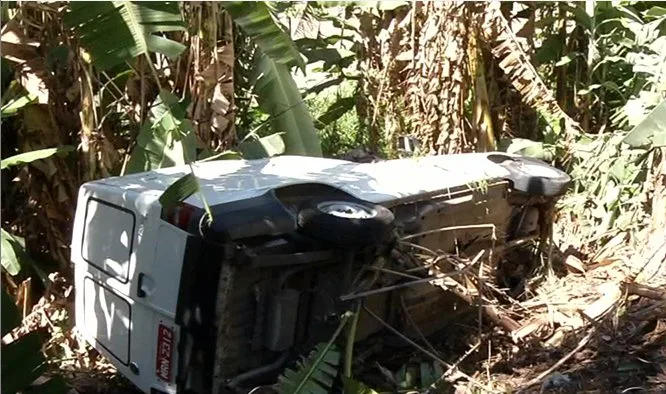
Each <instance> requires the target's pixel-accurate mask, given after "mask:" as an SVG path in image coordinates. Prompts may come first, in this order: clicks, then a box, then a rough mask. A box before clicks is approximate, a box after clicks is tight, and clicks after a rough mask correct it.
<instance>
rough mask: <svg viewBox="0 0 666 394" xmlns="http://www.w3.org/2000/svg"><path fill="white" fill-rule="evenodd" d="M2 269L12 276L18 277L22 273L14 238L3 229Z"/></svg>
mask: <svg viewBox="0 0 666 394" xmlns="http://www.w3.org/2000/svg"><path fill="white" fill-rule="evenodd" d="M0 252H1V253H2V268H4V269H5V271H7V273H9V275H11V276H16V275H18V273H19V272H21V263H19V261H18V257H17V256H16V250H15V249H14V242H13V237H12V235H11V234H9V233H8V232H7V231H5V229H2V250H1V251H0Z"/></svg>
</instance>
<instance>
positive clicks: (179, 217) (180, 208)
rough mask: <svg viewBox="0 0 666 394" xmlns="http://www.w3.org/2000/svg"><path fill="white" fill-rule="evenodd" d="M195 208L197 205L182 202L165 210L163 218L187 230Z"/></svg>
mask: <svg viewBox="0 0 666 394" xmlns="http://www.w3.org/2000/svg"><path fill="white" fill-rule="evenodd" d="M195 209H196V208H195V207H193V206H191V205H189V204H185V203H180V204H178V205H176V206H175V207H173V208H171V209H169V210H168V211H166V212H163V213H162V219H164V220H165V221H167V222H169V223H171V224H173V225H174V226H176V227H178V228H180V229H182V230H187V228H188V225H189V224H190V219H191V218H192V215H193V214H194V211H195Z"/></svg>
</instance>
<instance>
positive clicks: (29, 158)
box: [0, 145, 74, 170]
mask: <svg viewBox="0 0 666 394" xmlns="http://www.w3.org/2000/svg"><path fill="white" fill-rule="evenodd" d="M73 150H74V147H73V146H69V145H65V146H60V147H57V148H46V149H39V150H34V151H32V152H25V153H20V154H18V155H14V156H10V157H8V158H6V159H2V162H1V163H2V164H1V165H0V167H2V169H3V170H4V169H5V168H7V167H11V166H15V165H18V164H27V163H32V162H33V161H35V160H41V159H47V158H49V157H51V156H53V155H55V154H62V153H68V152H71V151H73Z"/></svg>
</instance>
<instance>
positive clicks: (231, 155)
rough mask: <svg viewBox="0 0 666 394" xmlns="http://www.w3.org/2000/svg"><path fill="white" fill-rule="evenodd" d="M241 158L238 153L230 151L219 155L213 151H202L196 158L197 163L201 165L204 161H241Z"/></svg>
mask: <svg viewBox="0 0 666 394" xmlns="http://www.w3.org/2000/svg"><path fill="white" fill-rule="evenodd" d="M242 158H243V157H242V156H241V155H240V154H239V153H238V152H234V151H231V150H225V151H224V152H220V153H215V152H213V151H210V150H208V149H206V150H204V151H203V152H201V153H200V154H199V157H198V158H197V161H199V162H201V163H203V162H206V161H214V160H239V159H242Z"/></svg>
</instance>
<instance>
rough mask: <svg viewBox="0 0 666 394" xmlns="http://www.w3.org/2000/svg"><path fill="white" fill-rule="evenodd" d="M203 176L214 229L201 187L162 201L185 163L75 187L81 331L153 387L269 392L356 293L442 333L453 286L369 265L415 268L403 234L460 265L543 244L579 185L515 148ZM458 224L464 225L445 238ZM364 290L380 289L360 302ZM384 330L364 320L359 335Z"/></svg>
mask: <svg viewBox="0 0 666 394" xmlns="http://www.w3.org/2000/svg"><path fill="white" fill-rule="evenodd" d="M194 170H195V174H196V176H197V177H198V178H199V180H200V183H201V188H202V189H201V193H202V194H203V195H204V196H205V200H206V201H207V203H208V204H209V206H210V207H211V210H212V216H213V217H212V220H210V219H211V218H209V217H208V216H207V215H206V214H205V210H204V205H203V203H202V200H201V198H200V195H199V194H196V195H193V196H191V197H190V198H188V199H187V200H185V201H184V202H183V203H181V204H180V205H178V206H177V207H176V208H173V209H171V210H169V211H165V210H164V209H162V206H161V205H160V202H159V200H158V199H159V197H160V195H161V194H162V192H163V191H164V190H165V189H166V188H167V187H168V186H169V185H171V184H172V183H173V182H174V181H176V180H177V179H179V178H180V177H181V176H183V175H185V174H187V173H188V172H189V171H190V169H189V166H184V167H174V168H166V169H161V170H157V171H151V172H146V173H140V174H133V175H128V176H123V177H115V178H107V179H101V180H98V181H94V182H90V183H87V184H85V185H83V186H82V187H81V189H80V192H79V198H78V206H77V211H76V219H75V225H74V233H73V242H72V261H73V263H74V264H75V276H76V284H75V289H76V325H77V328H78V329H79V331H80V332H82V333H83V335H84V336H85V338H86V340H88V341H89V342H90V343H91V344H92V345H93V346H94V347H95V348H96V349H98V350H99V351H100V352H101V353H102V354H103V355H104V356H106V357H107V358H108V359H109V360H110V361H111V362H112V363H113V364H114V365H115V366H116V367H117V368H118V370H119V371H120V372H121V373H122V374H124V375H125V376H126V377H127V378H128V379H129V380H130V381H132V382H133V383H134V384H135V385H136V386H137V387H138V388H139V389H141V390H142V391H143V392H145V393H213V392H215V393H221V392H222V393H224V392H247V391H248V390H250V389H252V388H253V387H255V386H257V385H259V384H266V383H268V384H270V383H271V382H273V381H275V378H276V376H277V375H279V374H280V373H281V372H282V371H283V370H284V368H285V366H287V365H290V363H292V362H293V361H294V360H295V359H297V358H298V356H299V355H301V354H303V353H304V352H307V351H309V350H310V349H311V348H312V347H313V346H314V345H315V344H317V343H319V342H322V341H323V342H325V341H327V340H328V339H329V338H330V336H331V333H332V332H333V331H334V330H335V328H336V327H337V325H338V319H339V316H340V315H341V313H343V312H344V311H345V310H348V308H349V307H350V303H351V302H354V300H360V299H362V300H363V303H364V306H365V307H366V308H369V309H371V310H372V311H373V312H374V313H375V314H376V315H378V316H381V317H382V319H383V320H384V321H385V322H387V323H389V324H391V325H393V326H394V327H398V328H399V329H400V330H401V332H403V333H405V335H408V336H415V335H416V331H417V330H416V329H415V328H414V327H413V325H414V324H415V325H417V326H418V331H420V332H422V333H423V334H425V335H431V334H433V333H435V332H437V331H438V330H441V328H442V327H443V326H444V325H445V324H446V322H445V320H446V315H447V309H446V308H448V307H447V305H448V304H449V303H450V300H449V301H447V300H444V299H443V295H444V294H445V292H443V291H441V289H439V288H435V287H433V286H431V285H429V284H428V283H424V281H423V280H421V281H420V284H419V285H415V286H407V285H404V286H393V287H394V288H395V290H391V291H382V290H381V289H379V288H380V287H382V286H384V287H386V286H387V285H391V284H399V283H402V282H409V281H410V279H409V278H406V277H401V276H396V275H388V274H386V275H385V274H383V273H381V272H383V271H381V270H377V269H369V267H371V266H375V265H376V264H377V262H378V261H383V263H382V264H384V265H383V267H384V268H390V270H389V271H400V270H407V269H410V267H411V265H413V264H415V263H414V261H412V260H410V258H409V257H408V256H406V255H405V254H404V253H402V252H404V250H405V248H409V244H408V243H406V242H402V241H400V239H401V237H402V238H404V237H405V236H408V235H410V234H412V235H414V234H416V235H418V236H416V237H412V238H411V239H410V241H409V242H411V243H412V244H417V245H420V246H421V247H422V248H427V249H431V250H435V251H443V252H456V253H458V254H460V255H463V256H472V255H473V254H474V253H475V252H476V251H478V250H480V249H481V248H487V247H489V245H491V243H492V244H496V247H500V246H501V245H502V244H506V243H507V242H511V241H515V240H517V239H534V238H538V237H539V236H543V234H544V233H543V228H544V225H547V223H549V222H550V220H551V218H550V217H549V216H548V215H550V213H549V212H552V211H551V210H550V209H547V208H549V207H552V205H553V202H554V201H555V200H556V198H557V197H558V196H560V195H562V194H563V193H564V192H565V191H566V189H567V187H568V185H569V182H570V178H569V177H568V176H567V174H566V173H564V172H562V171H560V170H557V169H555V168H553V167H551V166H549V165H548V164H546V163H544V162H541V161H539V160H534V159H528V158H525V157H518V156H514V155H508V154H505V153H483V154H459V155H449V156H434V157H425V158H409V159H400V160H389V161H383V162H377V163H366V164H357V163H352V162H347V161H341V160H332V159H324V158H311V157H296V156H282V157H275V158H271V159H265V160H251V161H244V160H229V161H227V160H224V161H215V162H206V163H199V164H195V165H194ZM484 223H488V224H494V225H495V226H496V232H495V238H496V239H494V240H493V239H491V238H492V234H491V232H490V231H488V229H487V228H484V227H483V226H476V227H474V226H471V228H470V226H469V225H474V224H484ZM452 226H463V227H461V230H460V231H438V230H437V229H441V228H445V227H452ZM464 226H467V227H464ZM465 228H466V229H465ZM429 230H433V231H429ZM401 256H402V257H401ZM412 268H413V267H412ZM384 271H386V270H384ZM378 272H380V274H378ZM410 272H414V275H421V276H424V277H427V275H428V273H427V271H424V270H422V271H417V270H412V271H410ZM361 284H363V286H365V287H363V286H361ZM373 289H374V290H373ZM363 292H365V293H372V295H371V296H367V297H360V296H355V295H358V294H361V293H363ZM365 293H364V294H365ZM396 302H398V304H396ZM401 302H402V303H404V304H400V303H401ZM396 305H403V306H405V307H404V308H400V307H398V306H396ZM405 313H409V314H410V316H409V319H405V316H404V314H405ZM408 322H409V323H408ZM389 334H390V333H386V332H385V331H383V326H382V325H381V324H378V323H377V321H376V320H374V319H373V318H371V317H369V316H367V314H362V315H361V317H360V320H359V325H358V329H357V332H356V340H357V341H363V340H365V339H367V338H370V337H377V336H378V335H384V336H386V335H389Z"/></svg>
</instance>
